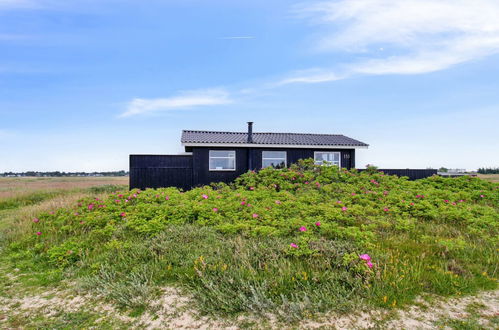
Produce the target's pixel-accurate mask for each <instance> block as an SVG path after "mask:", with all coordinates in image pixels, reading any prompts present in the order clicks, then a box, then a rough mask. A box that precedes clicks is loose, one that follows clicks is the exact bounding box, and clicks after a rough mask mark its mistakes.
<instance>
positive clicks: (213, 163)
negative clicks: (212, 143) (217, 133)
mask: <svg viewBox="0 0 499 330" xmlns="http://www.w3.org/2000/svg"><path fill="white" fill-rule="evenodd" d="M235 170H236V152H235V151H234V150H210V171H235Z"/></svg>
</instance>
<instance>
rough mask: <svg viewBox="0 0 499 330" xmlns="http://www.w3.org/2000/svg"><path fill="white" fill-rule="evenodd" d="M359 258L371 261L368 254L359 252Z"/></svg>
mask: <svg viewBox="0 0 499 330" xmlns="http://www.w3.org/2000/svg"><path fill="white" fill-rule="evenodd" d="M359 258H360V259H362V260H365V261H371V257H370V256H369V255H368V254H361V255H360V256H359Z"/></svg>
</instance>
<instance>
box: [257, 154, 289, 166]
mask: <svg viewBox="0 0 499 330" xmlns="http://www.w3.org/2000/svg"><path fill="white" fill-rule="evenodd" d="M269 166H273V167H277V168H283V167H286V151H262V168H265V167H269Z"/></svg>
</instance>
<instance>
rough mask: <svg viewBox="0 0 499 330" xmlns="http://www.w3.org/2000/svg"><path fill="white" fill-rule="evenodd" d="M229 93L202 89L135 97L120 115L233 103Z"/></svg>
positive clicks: (221, 90) (127, 115)
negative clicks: (157, 95) (143, 97)
mask: <svg viewBox="0 0 499 330" xmlns="http://www.w3.org/2000/svg"><path fill="white" fill-rule="evenodd" d="M231 102H232V100H231V99H230V96H229V93H228V92H227V91H226V90H224V89H202V90H193V91H186V92H182V93H180V94H179V95H176V96H172V97H168V98H157V99H141V98H135V99H133V100H132V101H130V103H129V104H128V109H127V111H126V112H124V113H123V114H121V116H120V117H129V116H134V115H140V114H146V113H152V112H158V111H170V110H176V109H186V108H194V107H202V106H212V105H223V104H228V103H231Z"/></svg>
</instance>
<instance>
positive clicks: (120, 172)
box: [0, 170, 128, 177]
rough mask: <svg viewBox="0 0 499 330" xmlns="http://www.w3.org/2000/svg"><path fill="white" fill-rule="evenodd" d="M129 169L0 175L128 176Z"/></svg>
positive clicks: (6, 174) (8, 174)
mask: <svg viewBox="0 0 499 330" xmlns="http://www.w3.org/2000/svg"><path fill="white" fill-rule="evenodd" d="M127 175H128V171H124V170H121V171H111V172H60V171H52V172H38V171H27V172H4V173H0V176H4V177H5V176H16V177H17V176H21V177H23V176H37V177H53V176H57V177H62V176H127Z"/></svg>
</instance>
